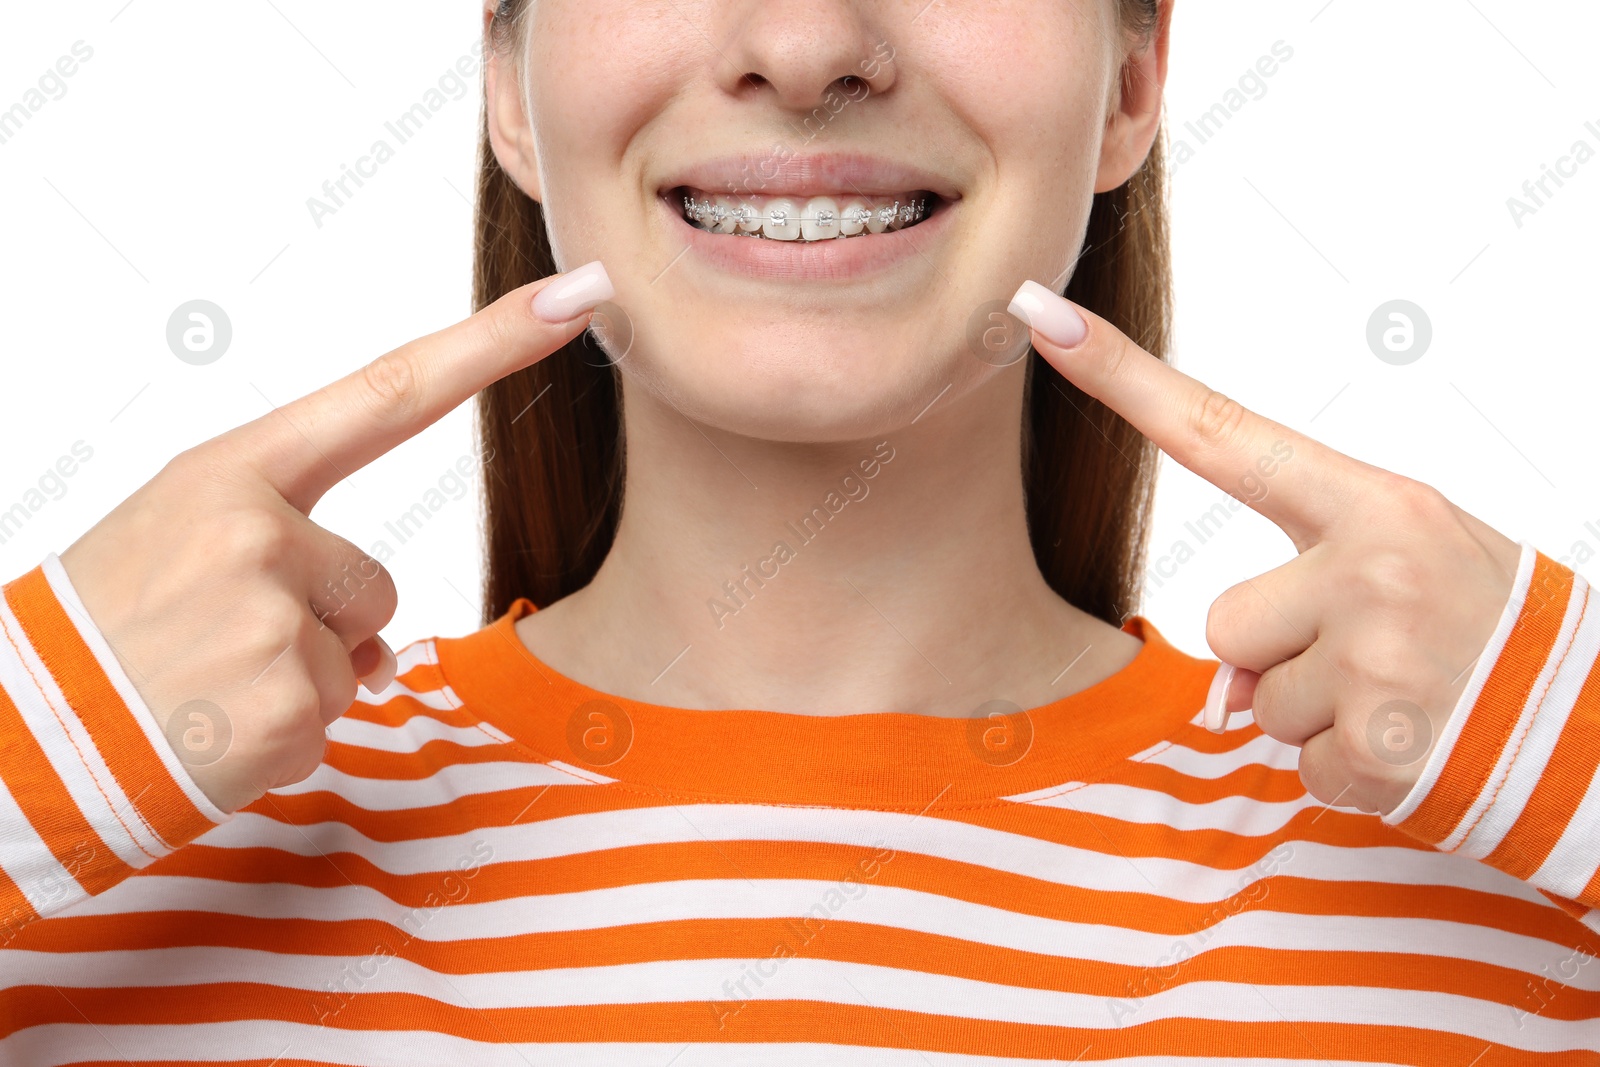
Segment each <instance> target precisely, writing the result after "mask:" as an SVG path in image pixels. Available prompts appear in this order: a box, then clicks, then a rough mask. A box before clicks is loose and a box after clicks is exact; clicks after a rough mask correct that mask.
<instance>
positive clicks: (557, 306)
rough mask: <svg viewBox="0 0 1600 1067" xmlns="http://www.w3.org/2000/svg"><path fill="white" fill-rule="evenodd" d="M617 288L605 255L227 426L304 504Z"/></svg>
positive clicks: (580, 324) (550, 343)
mask: <svg viewBox="0 0 1600 1067" xmlns="http://www.w3.org/2000/svg"><path fill="white" fill-rule="evenodd" d="M613 295H614V290H613V288H612V285H611V280H610V278H609V277H607V275H606V271H605V267H604V266H602V265H601V263H600V261H599V260H595V261H594V262H592V263H588V264H585V265H584V266H582V267H579V268H577V269H576V270H573V271H569V272H568V273H566V274H556V275H551V276H549V277H547V278H541V279H539V280H538V281H536V282H530V283H529V284H528V285H524V286H522V287H520V288H517V289H513V290H512V291H511V292H509V293H507V294H505V295H504V296H502V297H501V298H500V299H498V300H496V301H494V302H493V303H492V304H489V305H488V306H486V307H484V308H483V310H481V311H479V312H477V313H476V314H474V315H472V316H471V317H469V318H466V319H463V320H462V321H461V322H458V323H456V324H455V325H453V326H448V327H446V328H445V329H443V330H440V331H438V332H437V333H431V334H429V335H427V336H426V337H421V338H418V339H417V340H415V341H411V342H409V343H408V344H404V345H401V346H400V347H399V348H397V349H395V350H394V351H392V352H389V353H386V354H385V355H382V356H379V357H378V358H377V359H375V360H373V361H372V362H371V363H368V364H367V365H366V366H364V367H361V368H359V369H357V370H354V371H351V372H350V373H349V374H347V375H345V376H344V377H343V378H340V379H339V380H337V381H335V382H332V383H331V384H329V385H326V386H324V387H323V388H321V389H318V390H317V391H315V392H313V393H308V394H306V395H305V396H302V397H300V398H299V399H298V400H294V401H291V402H290V403H288V404H285V405H283V406H282V407H280V408H277V409H275V410H274V411H271V412H269V413H267V414H266V415H263V416H261V417H260V418H258V419H255V420H254V421H252V422H248V423H245V424H244V425H243V426H239V427H236V428H235V429H233V430H230V431H228V432H227V433H226V434H223V435H222V439H224V440H227V441H228V442H229V444H230V445H231V446H235V447H239V448H241V449H242V452H243V457H244V460H245V462H247V463H248V464H250V466H251V467H252V468H253V469H254V470H255V471H256V472H257V473H258V474H260V476H261V477H262V478H264V479H265V480H266V481H267V483H268V484H270V485H271V486H272V487H273V488H274V489H276V490H277V491H278V492H279V493H280V494H281V495H282V496H283V498H284V499H285V500H286V501H288V502H289V503H290V504H291V505H293V506H294V507H295V508H296V509H298V510H299V511H300V512H301V513H302V514H309V513H310V511H311V509H312V507H313V506H315V504H316V503H317V501H318V500H320V499H321V498H322V496H323V494H325V493H326V492H327V491H328V490H329V489H331V488H333V487H334V486H335V485H337V484H338V483H339V482H340V481H342V480H343V479H345V478H347V477H349V476H350V475H351V474H352V473H354V472H355V471H357V470H360V469H361V468H362V467H364V466H366V465H367V464H368V463H371V462H372V461H373V460H374V459H377V458H378V457H379V456H381V455H383V454H384V453H385V452H388V451H389V450H390V449H392V448H394V447H395V446H397V445H399V444H400V443H401V442H403V441H405V440H407V439H408V438H410V437H413V436H415V435H416V434H417V433H420V432H421V431H422V430H423V429H425V428H426V427H428V426H431V425H432V424H433V423H435V422H437V421H438V420H439V419H440V418H442V417H444V415H445V414H446V413H448V412H449V411H451V410H452V409H454V408H455V407H457V406H459V405H460V404H461V403H462V402H463V401H464V400H466V399H467V398H469V397H471V396H472V395H473V394H475V393H477V392H478V391H479V390H481V389H483V388H485V387H487V386H489V385H491V384H493V383H494V382H496V381H498V380H500V379H501V378H504V377H505V376H506V375H508V374H510V373H512V372H513V371H517V370H521V369H522V368H523V367H527V366H530V365H531V364H534V363H537V362H538V361H539V360H541V359H543V358H544V357H545V356H547V355H549V354H550V353H552V352H554V351H555V350H556V349H558V348H560V347H561V346H562V345H564V344H566V343H567V342H568V341H570V340H571V339H572V338H573V337H575V336H577V335H578V333H579V332H581V330H582V329H583V328H584V327H586V326H587V325H588V316H589V313H590V312H592V311H593V310H594V308H595V305H597V304H599V303H600V302H601V301H603V300H609V299H610V298H611V297H612V296H613Z"/></svg>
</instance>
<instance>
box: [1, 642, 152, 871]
mask: <svg viewBox="0 0 1600 1067" xmlns="http://www.w3.org/2000/svg"><path fill="white" fill-rule="evenodd" d="M0 630H4V631H5V635H6V640H7V641H8V642H10V644H11V648H12V651H14V652H15V653H16V654H17V662H18V663H21V664H22V669H23V670H25V671H27V672H28V677H29V679H30V680H32V682H33V686H34V688H35V689H37V690H38V691H39V697H40V699H42V700H43V701H44V706H45V707H47V708H49V709H50V714H51V715H53V716H54V717H55V720H56V724H57V725H58V726H60V727H61V734H62V736H63V737H65V738H66V739H67V743H68V744H69V745H71V746H72V751H73V753H74V754H75V755H76V756H77V757H78V762H79V763H80V764H81V765H82V766H83V769H84V770H85V771H86V772H88V775H89V780H90V781H91V782H93V783H94V787H95V789H96V790H97V791H98V792H99V793H100V797H101V799H103V800H104V801H105V802H106V807H107V808H109V809H111V815H112V817H113V818H114V819H116V820H117V822H118V824H120V825H121V827H122V831H123V833H125V834H127V835H128V840H129V841H132V842H133V845H134V847H135V848H137V849H138V850H139V851H140V852H143V853H144V854H145V855H146V856H149V857H150V858H151V859H152V860H158V859H160V858H161V857H160V856H159V855H157V854H156V853H154V852H151V851H150V850H149V849H147V848H145V847H144V842H142V841H140V840H139V838H138V837H137V836H136V835H135V834H134V832H133V830H132V828H130V827H129V826H128V824H127V823H126V822H123V820H122V813H121V812H119V811H118V810H117V805H116V804H115V803H114V802H113V801H112V799H111V796H110V794H108V793H107V792H106V787H105V786H104V785H103V784H102V783H101V781H100V779H99V777H97V776H96V775H95V773H94V767H92V766H91V765H90V763H89V761H88V760H87V759H85V758H84V755H83V750H82V749H81V748H79V747H78V742H77V741H75V740H74V739H73V737H72V731H70V730H68V729H67V724H66V723H65V722H64V721H63V720H62V718H61V713H60V712H59V711H57V710H56V707H55V705H54V704H52V703H51V702H50V698H49V697H47V696H45V687H44V686H43V685H41V684H40V683H39V676H38V675H36V674H34V673H33V668H32V667H31V666H30V665H29V664H28V660H27V657H26V656H24V655H23V654H22V649H21V648H20V647H19V646H18V645H17V639H16V637H15V636H14V635H13V634H12V633H11V627H9V626H7V625H6V623H5V620H4V619H0ZM68 703H69V706H70V701H69V702H68ZM36 740H37V739H36ZM41 747H43V746H41ZM62 784H63V785H65V783H62ZM69 795H70V794H69ZM128 805H129V807H131V808H132V809H133V813H134V815H136V816H138V818H139V821H140V822H141V823H143V824H144V827H145V829H146V830H149V831H150V836H151V837H154V838H155V839H156V840H157V841H162V842H164V841H165V839H164V838H163V837H162V836H161V835H160V834H158V833H156V831H155V827H153V826H151V825H150V823H149V820H147V819H145V817H144V815H143V814H142V813H141V812H140V811H139V809H138V807H137V805H135V804H134V803H133V801H131V800H130V801H129V802H128ZM29 825H30V826H31V825H32V824H31V823H30V824H29ZM89 825H90V826H93V825H94V822H93V820H90V823H89ZM35 832H36V833H37V831H35ZM45 847H46V849H47V850H48V848H49V846H48V845H46V846H45ZM52 855H54V853H52Z"/></svg>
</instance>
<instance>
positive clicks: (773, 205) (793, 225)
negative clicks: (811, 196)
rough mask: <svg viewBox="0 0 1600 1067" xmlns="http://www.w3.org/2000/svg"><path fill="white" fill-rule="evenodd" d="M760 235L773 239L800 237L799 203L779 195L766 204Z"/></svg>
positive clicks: (786, 239) (796, 238)
mask: <svg viewBox="0 0 1600 1067" xmlns="http://www.w3.org/2000/svg"><path fill="white" fill-rule="evenodd" d="M761 236H763V237H767V238H770V239H772V240H774V241H798V240H799V239H800V205H799V204H797V203H795V202H794V201H793V200H790V199H789V198H788V197H780V198H779V199H777V200H773V201H771V202H770V203H768V204H767V221H766V222H765V223H763V224H762V226H761Z"/></svg>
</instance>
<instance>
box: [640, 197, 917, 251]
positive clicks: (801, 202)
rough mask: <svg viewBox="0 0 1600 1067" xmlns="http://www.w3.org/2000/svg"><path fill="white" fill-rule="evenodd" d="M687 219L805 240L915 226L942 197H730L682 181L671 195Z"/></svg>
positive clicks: (720, 229) (734, 233)
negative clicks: (682, 184) (684, 183)
mask: <svg viewBox="0 0 1600 1067" xmlns="http://www.w3.org/2000/svg"><path fill="white" fill-rule="evenodd" d="M667 196H668V198H669V199H670V200H672V201H674V202H676V203H677V204H678V205H679V209H680V211H681V213H682V215H683V218H684V221H686V222H688V223H689V224H690V225H691V226H694V227H696V228H698V229H701V230H705V231H706V232H708V233H715V234H726V235H728V236H730V237H759V238H765V239H766V240H771V241H796V242H800V243H807V242H814V241H831V240H838V239H849V238H856V237H870V236H872V235H874V234H881V233H889V232H893V231H895V230H903V229H910V228H912V227H914V226H917V225H919V224H920V223H921V222H922V221H923V220H924V219H926V218H927V217H928V216H929V215H931V214H933V213H934V212H935V211H936V210H938V207H939V205H940V203H941V200H940V197H939V196H938V195H937V194H935V193H931V192H928V191H927V190H925V189H918V190H911V191H908V192H906V193H904V194H901V195H898V196H861V195H858V194H854V193H852V194H846V195H833V194H820V195H816V196H739V197H734V196H728V195H724V194H718V193H709V192H706V191H704V190H700V189H694V188H690V187H689V186H679V187H678V188H676V189H673V190H671V191H670V192H669V193H668V194H667Z"/></svg>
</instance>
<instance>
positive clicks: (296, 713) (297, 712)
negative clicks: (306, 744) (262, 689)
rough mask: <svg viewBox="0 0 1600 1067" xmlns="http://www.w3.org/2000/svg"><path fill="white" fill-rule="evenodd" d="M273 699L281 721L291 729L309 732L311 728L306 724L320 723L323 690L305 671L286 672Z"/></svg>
mask: <svg viewBox="0 0 1600 1067" xmlns="http://www.w3.org/2000/svg"><path fill="white" fill-rule="evenodd" d="M272 697H273V704H274V706H275V708H276V710H277V712H278V714H279V715H280V716H282V720H281V721H282V722H284V723H285V724H289V725H288V728H289V729H291V730H293V731H295V732H297V733H299V732H303V731H307V730H309V729H310V727H309V726H308V725H306V724H308V723H316V722H319V721H320V719H319V715H320V712H321V709H322V689H321V687H320V686H318V685H317V683H316V681H315V679H313V678H312V677H311V676H310V675H309V674H307V673H306V672H305V671H304V670H297V671H288V672H285V675H284V677H283V678H282V679H281V680H280V681H279V682H278V684H277V686H276V687H275V688H274V690H273V694H272Z"/></svg>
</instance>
